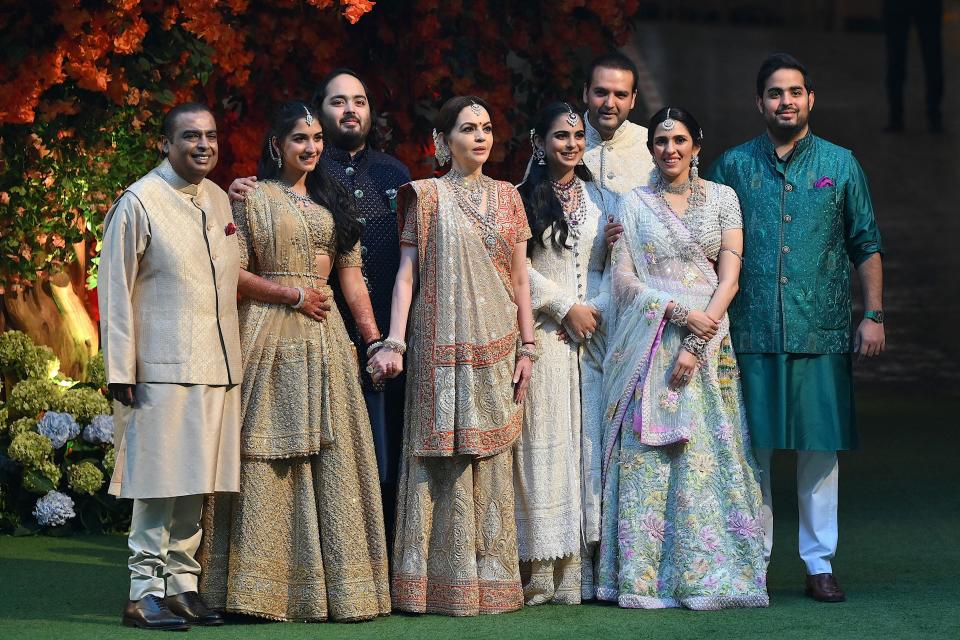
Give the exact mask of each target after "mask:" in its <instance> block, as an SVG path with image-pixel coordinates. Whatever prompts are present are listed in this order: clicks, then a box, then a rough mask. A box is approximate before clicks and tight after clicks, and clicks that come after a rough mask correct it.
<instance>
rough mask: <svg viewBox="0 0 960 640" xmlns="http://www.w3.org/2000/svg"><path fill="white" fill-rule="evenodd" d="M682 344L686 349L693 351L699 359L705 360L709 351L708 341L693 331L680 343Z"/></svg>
mask: <svg viewBox="0 0 960 640" xmlns="http://www.w3.org/2000/svg"><path fill="white" fill-rule="evenodd" d="M680 346H681V347H683V349H684V350H685V351H688V352H690V353H692V354H693V355H694V356H696V358H697V360H700V361H703V359H704V357H705V356H706V353H707V341H706V340H704V339H703V338H701V337H699V336H697V335H694V334H692V333H690V334H687V336H686V337H685V338H684V339H683V342H682V343H680Z"/></svg>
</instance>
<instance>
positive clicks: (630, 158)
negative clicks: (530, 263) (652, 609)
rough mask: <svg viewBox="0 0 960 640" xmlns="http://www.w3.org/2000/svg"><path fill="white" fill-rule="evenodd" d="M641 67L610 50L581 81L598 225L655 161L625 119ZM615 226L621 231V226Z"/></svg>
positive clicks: (589, 444) (595, 521)
mask: <svg viewBox="0 0 960 640" xmlns="http://www.w3.org/2000/svg"><path fill="white" fill-rule="evenodd" d="M638 80H639V77H638V73H637V67H636V65H635V64H634V63H633V61H631V60H630V58H628V57H626V56H625V55H623V54H622V53H619V52H611V53H607V54H604V55H602V56H600V57H599V58H596V59H595V60H593V62H591V63H590V67H589V69H588V71H587V78H586V82H584V83H583V102H584V104H586V105H587V113H586V116H585V119H584V129H585V131H586V136H587V144H586V150H585V151H584V153H583V163H584V164H585V165H587V168H589V169H590V172H591V173H592V174H593V178H594V182H593V186H594V187H595V188H591V189H589V196H590V198H591V199H592V200H594V201H595V202H596V204H597V205H598V206H599V207H600V209H601V211H602V213H603V215H602V216H601V220H600V224H601V225H602V226H603V225H606V223H607V220H608V219H610V220H612V217H611V216H613V215H614V212H615V211H616V210H617V201H618V200H619V198H620V196H621V195H623V194H625V193H628V192H630V191H632V190H633V189H636V188H637V187H639V186H642V185H645V184H647V182H648V181H649V179H650V171H651V170H652V169H653V159H652V157H651V156H650V151H649V150H647V129H646V128H645V127H641V126H640V125H638V124H634V123H633V122H630V121H629V120H628V119H627V118H628V117H629V116H630V111H631V110H632V109H633V107H634V105H635V104H636V101H637V82H638ZM611 226H616V227H617V228H618V229H620V230H621V231H622V227H620V225H619V224H617V225H611ZM603 324H604V323H603V320H602V319H601V322H600V324H599V326H598V327H597V330H596V331H595V332H594V333H592V334H590V337H589V338H588V339H586V340H584V342H583V346H582V349H581V351H580V353H581V356H580V376H581V383H580V384H581V398H583V401H582V407H583V408H582V412H583V416H582V420H581V424H582V425H583V432H582V435H581V443H580V444H581V458H582V464H583V467H582V483H583V495H582V499H583V502H582V504H583V507H582V508H583V539H584V542H585V547H584V549H583V550H582V551H581V555H582V558H583V578H582V582H581V597H582V598H583V599H584V600H592V599H594V598H595V597H596V594H595V593H594V585H593V558H594V552H595V551H596V547H597V543H598V542H599V541H600V476H601V472H600V463H601V457H602V454H601V451H602V442H601V439H602V436H601V433H600V425H601V424H602V422H603V407H602V406H601V405H602V402H601V400H600V398H601V397H602V395H603V394H602V393H601V392H600V389H601V388H602V385H603V357H604V354H605V352H606V329H605V327H604V326H603Z"/></svg>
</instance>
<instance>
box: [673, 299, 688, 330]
mask: <svg viewBox="0 0 960 640" xmlns="http://www.w3.org/2000/svg"><path fill="white" fill-rule="evenodd" d="M689 315H690V310H689V309H687V308H686V307H685V306H683V305H682V304H679V303H674V305H673V313H671V314H670V324H674V325H676V326H678V327H685V326H687V317H688V316H689Z"/></svg>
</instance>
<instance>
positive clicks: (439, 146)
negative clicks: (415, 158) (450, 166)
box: [433, 129, 450, 167]
mask: <svg viewBox="0 0 960 640" xmlns="http://www.w3.org/2000/svg"><path fill="white" fill-rule="evenodd" d="M433 157H434V158H436V159H437V164H438V165H439V166H441V167H442V166H444V165H445V164H447V163H448V162H450V147H448V146H447V143H446V142H444V141H443V138H441V137H440V133H439V132H438V131H437V130H436V129H434V130H433Z"/></svg>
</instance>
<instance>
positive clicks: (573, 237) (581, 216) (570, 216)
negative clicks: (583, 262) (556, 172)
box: [551, 177, 587, 302]
mask: <svg viewBox="0 0 960 640" xmlns="http://www.w3.org/2000/svg"><path fill="white" fill-rule="evenodd" d="M551 183H552V186H553V192H554V193H555V194H556V196H557V199H558V200H560V206H561V207H562V208H563V218H564V220H566V221H567V239H568V240H570V241H571V244H570V251H571V252H572V253H573V269H574V273H575V275H576V279H577V300H578V301H579V302H583V298H584V286H585V285H584V282H583V280H584V274H583V273H581V269H580V234H581V233H582V232H583V223H584V222H585V221H586V219H587V198H586V195H585V194H584V193H583V183H582V182H581V181H580V180H577V178H576V177H574V178H573V180H570V181H569V182H567V183H566V184H560V183H558V182H554V181H552V180H551ZM561 194H564V195H565V196H566V197H564V195H561Z"/></svg>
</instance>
